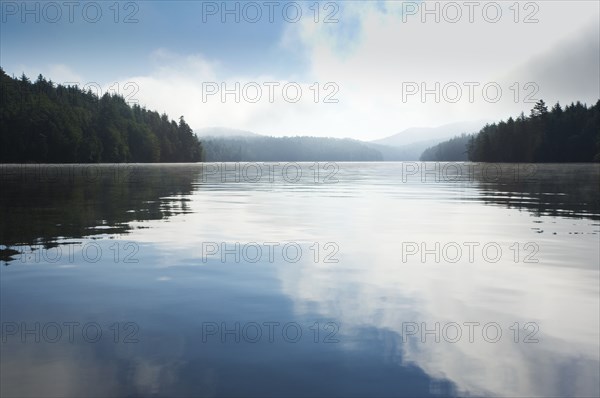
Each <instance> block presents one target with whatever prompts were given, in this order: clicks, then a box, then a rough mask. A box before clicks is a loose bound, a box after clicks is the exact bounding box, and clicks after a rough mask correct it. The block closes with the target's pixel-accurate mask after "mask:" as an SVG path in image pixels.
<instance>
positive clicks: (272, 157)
mask: <svg viewBox="0 0 600 398" xmlns="http://www.w3.org/2000/svg"><path fill="white" fill-rule="evenodd" d="M202 145H203V147H204V152H205V157H206V161H208V162H239V161H242V162H243V161H248V162H253V161H263V162H269V161H272V162H278V161H282V162H285V161H287V162H294V161H298V162H301V161H306V162H311V161H377V160H382V155H381V153H380V152H379V151H377V150H375V149H373V148H370V147H369V146H368V145H367V144H366V143H364V142H360V141H355V140H351V139H337V138H323V137H264V136H259V137H235V138H234V137H232V138H206V139H204V140H203V141H202Z"/></svg>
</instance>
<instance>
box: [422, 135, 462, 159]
mask: <svg viewBox="0 0 600 398" xmlns="http://www.w3.org/2000/svg"><path fill="white" fill-rule="evenodd" d="M472 138H473V134H462V135H460V136H458V137H454V138H450V139H449V140H447V141H444V142H440V143H439V144H437V145H434V146H432V147H429V148H427V149H426V150H425V151H423V154H422V155H421V158H420V160H421V161H423V162H436V161H446V162H462V161H467V160H468V154H467V144H468V143H469V141H470V140H471V139H472Z"/></svg>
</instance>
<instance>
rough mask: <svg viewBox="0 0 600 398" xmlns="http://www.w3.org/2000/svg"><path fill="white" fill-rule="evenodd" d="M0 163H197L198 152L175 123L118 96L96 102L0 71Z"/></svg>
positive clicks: (74, 91) (187, 128)
mask: <svg viewBox="0 0 600 398" xmlns="http://www.w3.org/2000/svg"><path fill="white" fill-rule="evenodd" d="M0 95H1V97H0V162H2V163H9V162H11V163H21V162H47V163H73V162H81V163H88V162H197V161H200V160H201V159H202V147H201V145H200V142H199V141H198V139H197V138H196V136H195V135H194V134H193V132H192V129H191V128H190V126H188V125H187V123H186V122H185V120H184V119H183V117H181V118H180V119H179V122H175V121H174V120H169V118H168V117H167V115H165V114H163V115H160V114H159V113H158V112H153V111H149V110H147V109H145V108H142V107H140V106H139V105H133V106H129V105H128V104H127V103H126V102H125V100H124V98H123V97H122V96H119V95H109V94H108V93H107V94H104V95H103V96H102V97H101V98H98V96H96V95H95V94H93V93H92V92H91V91H88V92H85V91H83V90H81V89H80V88H78V87H76V86H63V85H56V84H54V83H53V82H52V81H49V80H46V79H45V78H44V77H43V76H41V75H40V76H38V78H37V80H36V81H35V82H31V81H30V80H29V79H28V78H27V77H26V76H25V75H23V76H21V78H19V79H15V78H11V77H10V76H8V75H7V74H6V73H5V72H4V70H2V69H1V68H0Z"/></svg>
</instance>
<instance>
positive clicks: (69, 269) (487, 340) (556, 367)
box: [0, 163, 600, 397]
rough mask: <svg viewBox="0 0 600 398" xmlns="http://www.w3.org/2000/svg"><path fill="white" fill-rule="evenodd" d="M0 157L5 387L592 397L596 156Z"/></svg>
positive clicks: (598, 365)
mask: <svg viewBox="0 0 600 398" xmlns="http://www.w3.org/2000/svg"><path fill="white" fill-rule="evenodd" d="M257 166H258V167H260V168H261V171H262V175H261V174H257V173H258V168H257ZM283 166H289V167H287V168H286V169H285V170H283ZM297 166H298V167H297ZM0 170H1V174H0V176H1V177H2V178H1V180H0V184H1V193H0V208H1V214H2V221H1V230H0V245H1V246H0V249H2V260H3V261H2V266H1V267H0V299H1V302H0V310H1V312H0V314H1V322H2V342H1V354H0V355H1V356H0V393H1V394H0V395H2V396H3V397H4V396H7V397H8V396H19V397H22V396H111V395H116V396H140V395H143V396H256V395H260V396H365V395H368V396H448V395H450V396H452V395H456V396H466V395H477V396H481V395H485V396H487V395H489V396H599V395H600V391H599V383H600V376H599V373H600V353H599V350H600V343H599V340H600V336H599V328H600V327H599V316H600V315H599V314H600V302H599V301H600V298H599V297H600V291H599V290H600V287H599V286H600V276H599V250H600V249H599V246H600V245H599V241H600V166H599V165H537V166H533V165H503V166H502V167H500V166H498V165H482V164H479V165H474V164H466V163H461V164H448V165H444V164H433V163H428V164H423V163H369V164H365V163H338V164H326V163H320V164H310V163H304V164H300V165H289V164H287V165H286V164H280V165H274V164H258V165H257V164H251V165H248V164H237V165H236V164H227V165H225V164H216V165H215V164H212V165H199V164H193V165H148V166H142V165H103V166H78V165H76V166H73V165H71V166H39V165H38V166H33V165H32V166H2V167H1V169H0ZM300 172H301V173H302V175H300V174H299V173H300Z"/></svg>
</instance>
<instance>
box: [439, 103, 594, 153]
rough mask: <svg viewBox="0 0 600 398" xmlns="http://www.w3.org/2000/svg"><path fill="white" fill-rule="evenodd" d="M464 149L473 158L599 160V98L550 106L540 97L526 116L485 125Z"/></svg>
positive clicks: (522, 115)
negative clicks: (592, 102) (592, 100)
mask: <svg viewBox="0 0 600 398" xmlns="http://www.w3.org/2000/svg"><path fill="white" fill-rule="evenodd" d="M467 151H468V155H469V160H471V161H474V162H541V163H544V162H546V163H562V162H599V161H600V100H598V102H596V105H594V106H591V107H589V108H588V107H587V106H586V105H583V104H581V103H580V102H579V101H578V102H577V103H575V104H573V103H572V104H571V105H567V106H566V107H565V108H564V109H563V108H562V107H561V106H560V105H559V104H558V103H556V105H554V106H553V107H552V109H551V110H548V108H547V107H546V104H545V103H544V101H542V100H540V101H538V102H537V103H536V104H535V106H534V107H533V109H532V110H531V113H530V115H529V116H528V117H526V116H525V115H524V114H523V113H521V115H520V116H519V117H518V118H516V119H513V118H512V117H511V118H509V119H508V120H507V121H506V122H505V121H501V122H499V123H498V124H496V123H494V124H491V125H486V126H485V127H484V128H483V129H481V131H480V132H479V133H478V134H476V135H475V136H474V137H473V138H472V139H471V140H470V142H469V143H468V145H467ZM440 160H445V159H440Z"/></svg>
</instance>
